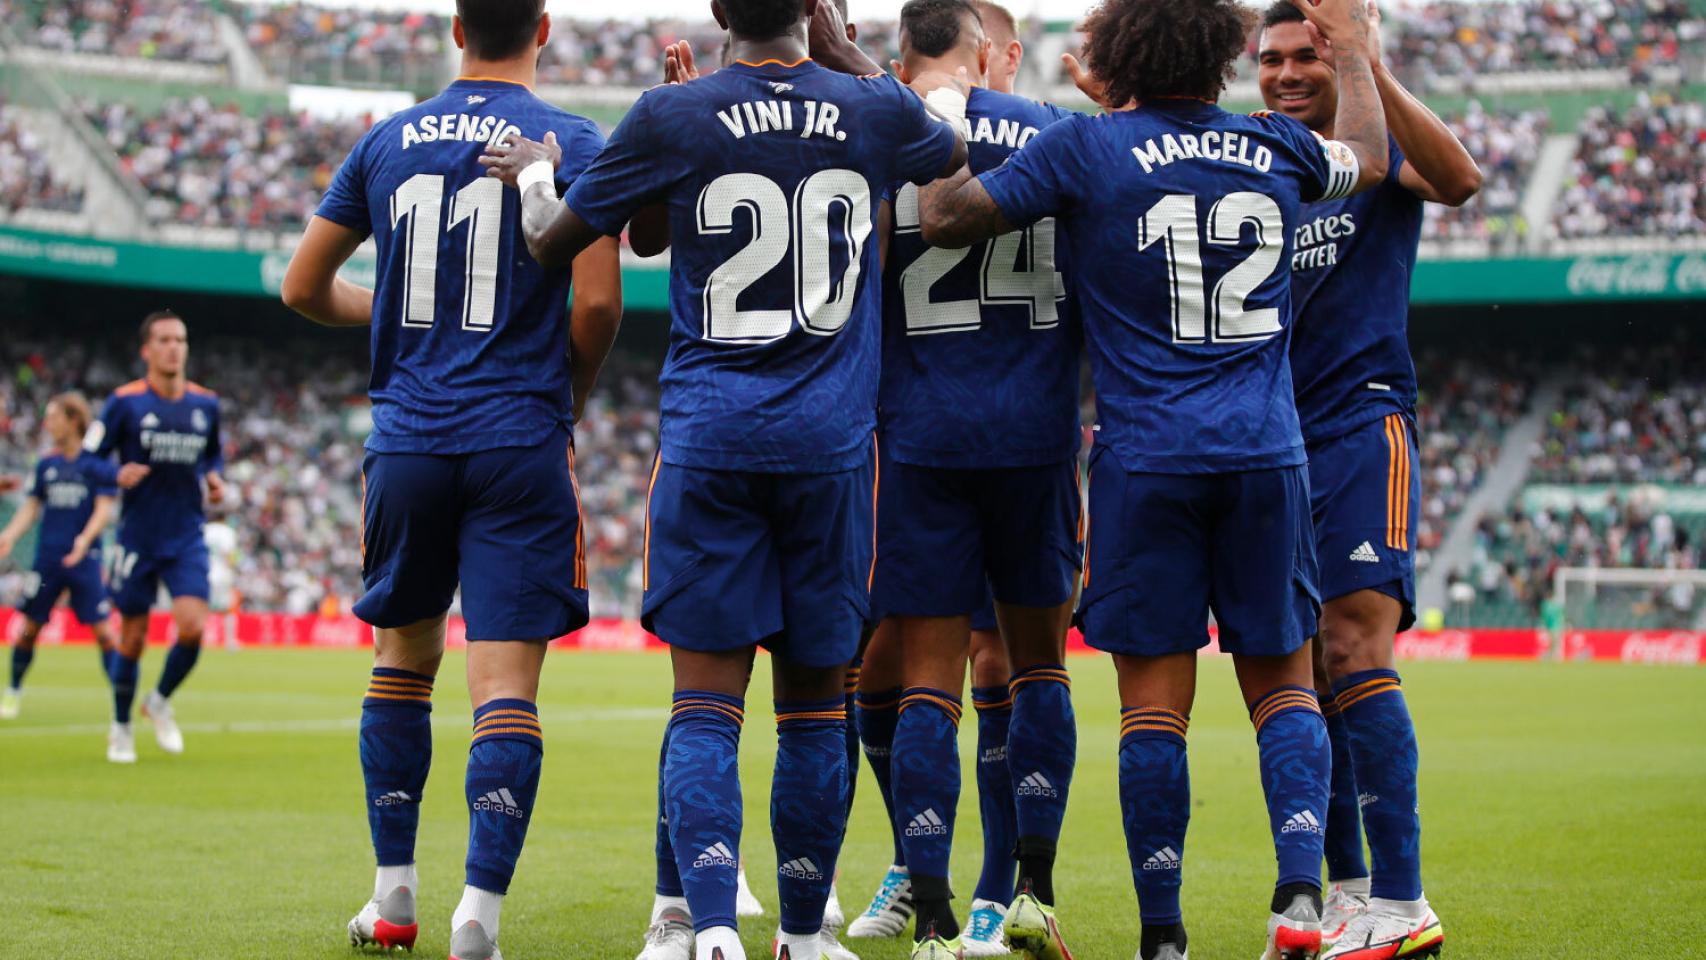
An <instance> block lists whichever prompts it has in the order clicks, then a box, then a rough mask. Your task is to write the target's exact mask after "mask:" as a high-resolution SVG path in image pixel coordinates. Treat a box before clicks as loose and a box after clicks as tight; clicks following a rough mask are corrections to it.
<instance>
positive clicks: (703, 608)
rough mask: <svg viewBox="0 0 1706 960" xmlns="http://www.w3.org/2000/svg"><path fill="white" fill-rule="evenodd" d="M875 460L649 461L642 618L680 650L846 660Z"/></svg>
mask: <svg viewBox="0 0 1706 960" xmlns="http://www.w3.org/2000/svg"><path fill="white" fill-rule="evenodd" d="M873 466H874V465H873V464H870V463H867V464H866V465H864V466H861V467H857V468H855V469H853V470H843V471H839V472H836V473H758V472H752V471H744V470H707V469H701V468H697V467H684V466H680V465H678V464H673V463H663V462H662V461H661V460H659V461H658V462H656V463H655V464H654V465H653V467H652V482H651V489H650V491H649V493H648V494H647V496H646V534H645V562H644V566H645V571H644V577H645V579H644V584H645V600H644V602H643V604H642V606H641V609H640V622H641V624H643V625H644V626H645V628H646V629H647V630H650V631H651V632H652V633H654V634H656V635H657V636H658V637H659V638H660V639H662V640H663V641H664V642H665V643H668V644H670V645H671V646H676V647H681V648H683V649H686V650H696V651H700V652H704V653H716V652H723V651H730V650H740V649H744V648H746V647H750V646H752V645H753V644H760V645H762V646H764V647H765V648H766V649H768V650H770V652H771V653H774V654H777V655H778V656H782V657H786V658H787V659H788V660H789V661H791V662H793V663H796V664H799V665H801V666H807V667H833V666H840V665H842V664H844V663H847V662H848V661H850V660H852V659H853V656H854V654H855V653H857V652H858V649H859V634H860V630H861V628H862V627H863V625H864V621H865V617H866V614H867V613H868V611H869V608H870V589H871V549H872V547H871V532H872V524H873V518H872V516H871V514H872V512H873V511H874V510H875V507H876V491H875V490H874V489H873V487H874V486H875V483H876V478H875V477H874V476H873Z"/></svg>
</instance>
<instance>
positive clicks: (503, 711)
mask: <svg viewBox="0 0 1706 960" xmlns="http://www.w3.org/2000/svg"><path fill="white" fill-rule="evenodd" d="M544 751H545V741H544V735H543V730H542V729H541V727H540V726H539V709H538V707H536V706H534V704H533V702H532V701H530V700H523V699H520V698H516V697H500V698H498V699H494V700H487V701H486V702H485V703H482V704H480V705H479V706H477V707H475V708H474V738H473V743H472V744H471V745H470V746H469V748H468V777H467V783H466V793H467V798H468V860H467V867H466V885H465V886H464V887H463V888H462V900H461V902H460V903H458V904H457V906H456V912H455V914H454V915H453V916H452V918H451V931H452V933H451V956H453V957H456V958H458V960H488V958H495V957H496V956H497V941H498V936H499V933H498V921H499V914H500V911H501V909H502V906H503V898H504V894H506V893H508V892H509V883H510V880H511V879H512V878H513V877H514V875H515V864H516V861H517V860H518V859H520V857H521V848H522V845H523V844H524V843H525V842H526V840H527V825H528V824H529V823H530V822H531V821H532V818H533V805H534V800H535V798H536V796H537V795H538V792H539V771H540V766H541V764H542V761H543V760H544Z"/></svg>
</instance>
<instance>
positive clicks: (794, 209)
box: [699, 169, 871, 343]
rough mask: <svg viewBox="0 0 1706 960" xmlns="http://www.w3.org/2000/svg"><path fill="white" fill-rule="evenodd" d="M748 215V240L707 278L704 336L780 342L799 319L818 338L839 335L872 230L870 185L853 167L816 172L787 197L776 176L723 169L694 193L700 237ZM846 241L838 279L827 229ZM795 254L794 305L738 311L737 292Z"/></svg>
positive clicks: (724, 229)
mask: <svg viewBox="0 0 1706 960" xmlns="http://www.w3.org/2000/svg"><path fill="white" fill-rule="evenodd" d="M743 208H744V209H745V210H746V211H747V213H748V215H749V216H750V217H751V219H752V239H751V240H749V241H747V244H746V246H745V247H742V248H741V249H740V252H738V253H736V254H735V255H734V256H732V257H730V258H729V259H728V260H727V261H725V262H724V263H723V265H722V266H720V267H718V268H717V269H715V270H713V271H711V275H710V276H709V277H708V278H706V280H705V303H704V308H705V339H707V340H719V341H723V342H727V343H764V342H767V341H770V340H780V339H781V338H783V337H785V336H787V335H788V332H789V331H790V330H792V329H793V326H794V321H795V320H798V321H799V323H800V329H802V330H804V331H805V332H807V333H812V334H817V335H818V336H829V335H831V334H834V333H838V332H840V330H841V328H842V327H843V326H845V325H846V324H847V319H848V317H850V316H852V314H853V298H854V296H856V295H857V292H858V290H859V272H860V266H861V261H862V259H863V258H864V252H865V240H866V239H867V238H868V237H870V235H871V188H870V185H869V184H867V183H866V182H865V178H864V177H862V176H860V175H859V174H857V173H855V172H853V171H852V170H841V169H833V170H819V171H818V172H816V173H814V174H812V175H811V176H809V177H807V178H805V179H804V180H802V181H800V185H799V187H797V188H796V189H795V190H794V197H793V200H792V201H791V202H790V200H789V199H788V197H787V196H786V195H785V194H783V193H782V188H781V187H780V186H778V185H777V183H776V181H774V180H771V179H770V178H769V177H765V176H761V175H759V174H756V173H727V174H724V175H722V176H720V177H718V178H717V179H715V180H713V181H711V184H710V186H707V187H706V188H705V189H704V191H703V192H701V193H700V194H699V235H700V236H707V235H714V234H727V233H731V232H733V231H734V227H735V211H736V210H739V209H743ZM832 224H833V225H834V226H836V227H838V228H839V232H840V234H841V236H842V237H843V238H845V240H846V251H847V266H846V268H845V269H844V270H843V271H842V273H841V278H840V281H839V282H837V280H836V278H835V277H834V276H833V274H832V272H831V271H832V268H831V264H830V245H829V244H830V233H829V231H830V226H831V225H832ZM790 252H792V254H793V261H794V262H793V274H794V280H793V286H794V297H793V300H794V302H793V306H792V307H790V308H787V309H771V310H742V309H740V307H739V306H738V303H739V301H740V295H741V294H742V293H744V292H745V291H746V288H747V287H750V286H752V285H753V284H755V283H757V282H758V281H759V280H760V279H761V278H763V277H764V276H766V275H767V274H769V273H770V271H772V270H774V269H776V267H778V266H780V265H781V263H782V261H783V260H784V259H786V258H787V257H788V255H789V253H790Z"/></svg>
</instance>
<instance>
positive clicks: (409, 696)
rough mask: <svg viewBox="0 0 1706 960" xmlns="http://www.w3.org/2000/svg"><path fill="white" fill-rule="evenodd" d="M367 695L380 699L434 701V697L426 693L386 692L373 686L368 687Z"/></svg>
mask: <svg viewBox="0 0 1706 960" xmlns="http://www.w3.org/2000/svg"><path fill="white" fill-rule="evenodd" d="M367 696H370V697H375V698H377V699H380V700H419V701H423V702H425V703H431V702H432V697H430V696H427V695H426V694H424V693H384V692H382V691H379V690H375V689H373V688H372V687H369V688H368V689H367Z"/></svg>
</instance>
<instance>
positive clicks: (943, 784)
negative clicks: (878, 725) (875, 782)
mask: <svg viewBox="0 0 1706 960" xmlns="http://www.w3.org/2000/svg"><path fill="white" fill-rule="evenodd" d="M960 710H961V707H960V698H959V697H958V696H956V695H954V694H952V693H949V692H948V691H946V690H939V689H933V688H930V687H908V688H907V691H906V694H905V695H904V696H903V697H902V698H901V703H900V722H899V724H898V725H897V727H896V730H895V737H894V757H893V763H894V789H895V806H896V813H897V815H898V819H900V821H901V822H902V823H903V824H904V826H903V827H902V828H901V836H902V840H901V844H902V846H903V847H904V848H905V850H906V862H907V865H908V867H909V869H910V870H911V882H912V897H913V904H914V906H915V908H916V909H917V918H916V920H915V921H914V927H913V930H914V932H913V940H915V941H921V940H923V939H925V937H926V934H927V932H928V931H931V930H934V931H935V932H936V934H938V935H940V936H941V937H942V938H944V939H946V940H953V939H955V938H957V937H958V936H959V932H960V926H959V921H958V920H957V919H956V918H955V917H954V912H953V908H952V907H951V906H950V901H951V900H952V899H953V893H952V892H951V891H950V890H949V887H948V855H949V851H950V849H951V848H952V845H953V838H954V813H955V811H956V810H957V809H958V808H959V799H960V760H959V758H960V754H959V745H958V742H957V741H958V737H957V734H958V731H959V724H960Z"/></svg>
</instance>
